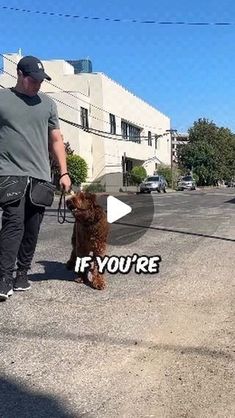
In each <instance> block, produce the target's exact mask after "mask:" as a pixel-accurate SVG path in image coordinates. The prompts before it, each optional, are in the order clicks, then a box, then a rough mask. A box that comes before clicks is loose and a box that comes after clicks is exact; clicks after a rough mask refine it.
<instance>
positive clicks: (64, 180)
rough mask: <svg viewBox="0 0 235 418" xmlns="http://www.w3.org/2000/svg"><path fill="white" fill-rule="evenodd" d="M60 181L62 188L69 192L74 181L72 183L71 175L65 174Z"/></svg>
mask: <svg viewBox="0 0 235 418" xmlns="http://www.w3.org/2000/svg"><path fill="white" fill-rule="evenodd" d="M59 183H60V188H61V189H62V190H63V191H64V192H66V193H68V192H69V191H70V189H71V185H72V183H71V180H70V177H69V175H68V174H65V175H63V176H62V177H61V178H60V181H59Z"/></svg>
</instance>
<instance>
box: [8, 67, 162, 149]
mask: <svg viewBox="0 0 235 418" xmlns="http://www.w3.org/2000/svg"><path fill="white" fill-rule="evenodd" d="M4 72H6V73H7V74H8V75H10V76H11V77H13V78H15V79H16V78H17V77H15V76H13V75H12V74H10V73H8V72H7V71H4ZM0 87H2V88H3V89H5V87H4V86H3V85H1V84H0ZM48 97H51V96H50V95H49V94H48ZM51 99H53V100H55V101H58V102H60V103H61V104H63V105H65V106H68V107H70V108H71V107H72V106H70V105H68V104H67V103H64V102H62V101H61V100H59V99H57V98H55V97H51ZM72 109H74V110H76V111H78V109H76V108H74V107H72ZM59 120H61V121H62V122H64V123H67V124H69V125H71V126H74V127H76V128H79V129H81V130H83V131H85V132H88V133H91V134H93V135H96V136H100V137H102V138H106V139H112V140H114V139H115V140H121V141H132V142H136V143H139V141H140V142H141V140H144V141H146V140H149V139H151V140H152V139H155V138H156V137H161V136H165V135H168V133H166V132H165V133H163V134H162V135H154V138H152V137H151V138H149V137H148V136H132V137H131V139H126V138H123V136H122V134H111V133H110V132H106V131H103V130H99V129H95V128H89V127H87V128H86V127H84V126H82V125H79V124H78V123H76V122H73V121H70V120H68V119H64V118H61V117H59ZM110 135H112V136H110ZM117 137H120V138H117ZM135 139H136V140H135ZM133 140H134V141H133Z"/></svg>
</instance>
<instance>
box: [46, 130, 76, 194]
mask: <svg viewBox="0 0 235 418" xmlns="http://www.w3.org/2000/svg"><path fill="white" fill-rule="evenodd" d="M49 143H50V151H51V152H52V154H53V157H55V159H56V161H57V163H58V165H59V170H60V175H61V176H63V174H65V173H67V163H66V152H65V148H64V142H63V138H62V135H61V133H60V130H59V129H51V130H49ZM60 186H61V188H63V189H64V190H65V191H66V192H68V191H69V190H70V188H71V180H70V177H69V176H68V175H67V174H66V175H64V176H63V177H61V179H60Z"/></svg>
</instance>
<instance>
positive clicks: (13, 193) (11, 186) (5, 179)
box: [0, 176, 29, 207]
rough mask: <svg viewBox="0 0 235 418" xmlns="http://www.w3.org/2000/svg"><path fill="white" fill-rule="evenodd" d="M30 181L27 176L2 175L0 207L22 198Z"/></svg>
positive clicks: (0, 180)
mask: <svg viewBox="0 0 235 418" xmlns="http://www.w3.org/2000/svg"><path fill="white" fill-rule="evenodd" d="M28 183H29V178H28V177H27V176H0V207H1V206H5V205H10V204H11V203H15V202H17V201H18V200H20V199H21V198H22V197H23V196H24V194H25V192H26V189H27V185H28Z"/></svg>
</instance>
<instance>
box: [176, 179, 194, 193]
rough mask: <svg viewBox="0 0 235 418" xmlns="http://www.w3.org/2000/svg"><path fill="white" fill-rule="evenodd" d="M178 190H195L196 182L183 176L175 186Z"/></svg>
mask: <svg viewBox="0 0 235 418" xmlns="http://www.w3.org/2000/svg"><path fill="white" fill-rule="evenodd" d="M177 189H178V190H185V189H186V190H196V181H195V180H194V178H193V177H192V176H183V177H181V178H180V180H179V181H178V184H177Z"/></svg>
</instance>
